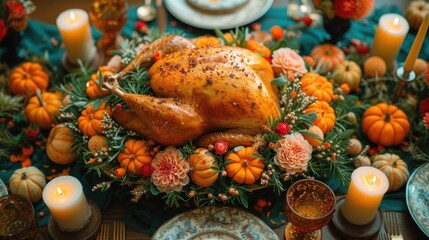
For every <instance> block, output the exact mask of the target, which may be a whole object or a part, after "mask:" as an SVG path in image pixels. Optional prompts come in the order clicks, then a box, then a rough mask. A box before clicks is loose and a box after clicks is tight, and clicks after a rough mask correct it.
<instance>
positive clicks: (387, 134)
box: [362, 103, 410, 147]
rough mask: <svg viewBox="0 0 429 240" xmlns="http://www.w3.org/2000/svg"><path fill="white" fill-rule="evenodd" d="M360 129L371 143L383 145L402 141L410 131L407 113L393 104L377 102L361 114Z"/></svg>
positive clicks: (396, 143)
mask: <svg viewBox="0 0 429 240" xmlns="http://www.w3.org/2000/svg"><path fill="white" fill-rule="evenodd" d="M362 129H363V132H364V133H365V134H366V135H367V136H368V138H369V140H371V142H373V143H377V144H381V145H383V146H385V147H388V146H394V145H398V144H400V143H402V141H404V139H405V137H407V136H408V133H409V131H410V123H409V121H408V117H407V115H406V114H405V113H404V112H403V111H402V110H401V109H399V108H398V107H396V106H395V105H387V104H386V103H379V104H376V105H374V106H371V107H370V108H368V109H367V110H366V111H365V113H364V114H363V116H362Z"/></svg>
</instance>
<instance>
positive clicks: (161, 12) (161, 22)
mask: <svg viewBox="0 0 429 240" xmlns="http://www.w3.org/2000/svg"><path fill="white" fill-rule="evenodd" d="M156 7H157V16H156V21H157V24H158V31H159V32H160V33H165V31H166V30H167V12H166V11H165V7H164V4H163V3H162V0H156Z"/></svg>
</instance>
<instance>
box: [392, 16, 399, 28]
mask: <svg viewBox="0 0 429 240" xmlns="http://www.w3.org/2000/svg"><path fill="white" fill-rule="evenodd" d="M393 26H394V27H399V18H398V17H395V20H393Z"/></svg>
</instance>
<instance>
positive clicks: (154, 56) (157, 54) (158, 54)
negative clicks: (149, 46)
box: [153, 51, 162, 61]
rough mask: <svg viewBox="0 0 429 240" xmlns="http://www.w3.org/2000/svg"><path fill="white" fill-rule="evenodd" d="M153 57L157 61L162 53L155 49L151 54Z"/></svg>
mask: <svg viewBox="0 0 429 240" xmlns="http://www.w3.org/2000/svg"><path fill="white" fill-rule="evenodd" d="M153 58H154V59H155V60H156V61H158V60H159V59H161V58H162V53H161V52H160V51H157V52H155V53H154V54H153Z"/></svg>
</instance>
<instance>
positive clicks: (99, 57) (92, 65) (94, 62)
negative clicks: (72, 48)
mask: <svg viewBox="0 0 429 240" xmlns="http://www.w3.org/2000/svg"><path fill="white" fill-rule="evenodd" d="M103 62H104V55H103V53H102V52H101V51H100V50H99V49H97V51H96V53H95V54H94V57H92V59H90V60H89V62H88V63H87V64H88V66H87V67H88V69H89V70H95V69H98V67H99V66H101V65H102V64H103ZM61 63H62V65H63V68H64V70H66V71H67V72H69V73H70V72H73V71H75V70H76V69H79V68H80V66H79V64H78V63H75V62H72V61H70V60H69V59H68V58H67V52H64V54H63V57H62V59H61Z"/></svg>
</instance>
